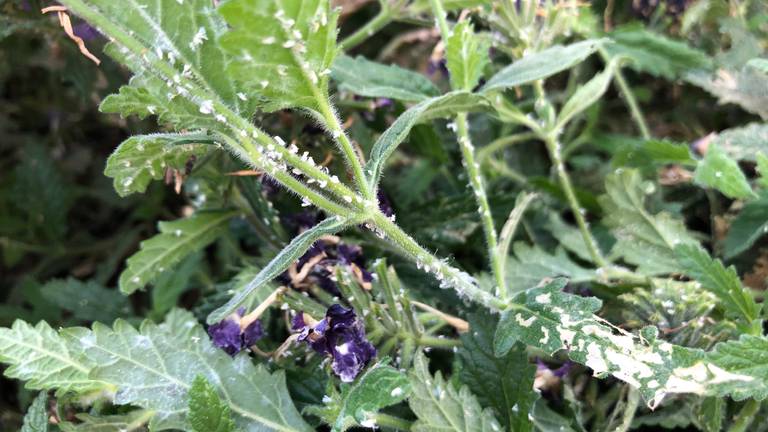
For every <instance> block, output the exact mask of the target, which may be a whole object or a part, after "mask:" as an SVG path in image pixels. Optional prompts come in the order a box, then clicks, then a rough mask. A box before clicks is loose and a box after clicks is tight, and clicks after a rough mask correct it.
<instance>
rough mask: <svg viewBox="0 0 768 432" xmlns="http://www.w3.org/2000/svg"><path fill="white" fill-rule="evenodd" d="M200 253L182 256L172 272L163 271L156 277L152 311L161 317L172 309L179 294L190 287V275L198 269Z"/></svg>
mask: <svg viewBox="0 0 768 432" xmlns="http://www.w3.org/2000/svg"><path fill="white" fill-rule="evenodd" d="M201 257H202V254H201V253H196V254H193V255H190V256H188V257H187V258H184V259H183V260H182V261H181V263H180V264H179V265H178V266H177V267H176V268H175V269H174V271H172V272H165V273H163V274H161V275H160V277H158V278H157V281H155V284H154V287H153V288H152V293H151V295H152V313H153V314H154V316H157V317H161V316H165V314H166V313H167V312H168V311H170V310H171V309H173V308H174V307H175V306H176V304H177V303H178V301H179V297H180V296H181V294H182V293H183V292H184V291H186V290H187V289H189V288H190V285H189V282H190V280H191V279H192V275H193V274H195V273H196V272H198V271H200V264H201Z"/></svg>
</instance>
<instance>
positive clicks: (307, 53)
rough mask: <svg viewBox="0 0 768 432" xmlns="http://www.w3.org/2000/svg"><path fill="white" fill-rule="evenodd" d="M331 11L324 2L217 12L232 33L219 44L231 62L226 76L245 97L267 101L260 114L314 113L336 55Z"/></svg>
mask: <svg viewBox="0 0 768 432" xmlns="http://www.w3.org/2000/svg"><path fill="white" fill-rule="evenodd" d="M329 6H330V2H329V1H327V0H278V1H267V0H235V1H229V2H227V3H224V4H223V5H222V6H221V7H220V8H219V13H220V14H221V15H222V16H223V17H224V19H226V20H227V23H228V24H229V25H230V27H231V30H230V31H229V32H227V33H226V34H225V35H224V36H223V37H222V38H221V46H222V47H223V48H224V49H225V50H226V51H227V52H229V53H230V54H231V55H232V56H233V57H234V58H235V61H234V62H233V63H232V65H231V66H230V67H229V72H230V73H231V74H232V75H233V76H235V77H237V79H238V80H240V81H242V83H243V85H244V86H245V87H246V88H247V89H248V93H250V94H258V95H261V96H263V97H264V98H266V101H265V105H264V109H266V110H268V111H275V110H278V109H283V108H291V107H303V108H307V109H312V110H317V109H318V105H317V104H318V99H319V98H322V97H325V96H324V95H325V94H327V92H328V78H329V75H330V68H331V64H332V63H333V60H334V57H335V56H336V53H337V48H336V32H337V30H336V20H337V18H338V11H337V10H329Z"/></svg>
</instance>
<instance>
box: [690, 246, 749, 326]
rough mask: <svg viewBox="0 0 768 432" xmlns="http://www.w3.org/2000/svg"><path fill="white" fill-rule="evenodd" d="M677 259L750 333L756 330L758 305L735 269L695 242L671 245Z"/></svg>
mask: <svg viewBox="0 0 768 432" xmlns="http://www.w3.org/2000/svg"><path fill="white" fill-rule="evenodd" d="M675 253H676V254H677V260H678V262H679V263H680V268H681V269H682V271H683V273H685V274H686V275H688V276H690V277H691V278H693V279H695V280H696V281H698V282H699V283H701V286H702V288H704V289H706V290H708V291H710V292H712V293H713V294H715V295H716V296H717V297H718V299H720V301H721V302H722V303H723V307H724V308H725V310H726V312H727V313H728V314H729V315H730V316H733V317H737V318H741V319H742V320H744V322H745V323H746V326H747V327H748V328H750V327H751V328H752V330H753V332H754V333H753V334H756V333H760V332H761V331H762V330H761V329H762V322H760V321H759V317H760V306H759V305H758V304H757V303H756V302H755V299H754V298H753V297H752V294H751V293H750V291H749V290H748V289H745V288H744V287H743V286H742V285H741V280H740V279H739V275H738V274H737V273H736V269H735V268H734V267H733V266H731V267H728V268H726V267H725V266H724V265H723V263H722V262H721V261H720V260H715V259H712V258H711V257H710V256H709V254H708V253H707V251H705V250H704V249H703V248H701V247H700V246H698V245H692V244H691V245H680V246H677V247H676V248H675Z"/></svg>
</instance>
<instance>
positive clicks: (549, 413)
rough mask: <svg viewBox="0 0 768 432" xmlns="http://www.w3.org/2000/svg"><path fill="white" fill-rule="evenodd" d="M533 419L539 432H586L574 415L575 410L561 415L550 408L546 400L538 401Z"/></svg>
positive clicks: (532, 415) (532, 414)
mask: <svg viewBox="0 0 768 432" xmlns="http://www.w3.org/2000/svg"><path fill="white" fill-rule="evenodd" d="M569 414H570V415H569ZM531 417H532V420H533V424H535V425H536V430H537V432H585V431H586V429H584V427H583V426H582V425H581V424H579V422H578V419H577V418H576V416H575V415H573V410H570V409H569V410H568V411H567V412H566V413H565V414H561V413H559V412H557V411H554V410H553V409H552V408H550V407H549V405H548V404H547V401H546V399H539V400H537V401H536V403H535V404H534V407H533V412H532V413H531Z"/></svg>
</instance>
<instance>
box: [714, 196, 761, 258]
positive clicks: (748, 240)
mask: <svg viewBox="0 0 768 432" xmlns="http://www.w3.org/2000/svg"><path fill="white" fill-rule="evenodd" d="M767 232H768V193H766V192H765V191H763V192H761V193H760V195H759V197H758V199H756V200H754V201H749V202H747V203H746V204H744V208H742V209H741V211H740V212H739V214H738V215H737V216H736V218H735V219H734V220H733V222H731V227H730V228H728V235H727V236H726V237H725V245H724V246H725V254H724V255H725V258H726V259H730V258H733V257H735V256H736V255H739V254H740V253H742V252H744V251H745V250H747V249H749V248H750V247H752V245H753V244H755V242H756V241H757V240H758V239H759V238H760V237H762V236H763V235H765V234H766V233H767Z"/></svg>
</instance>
